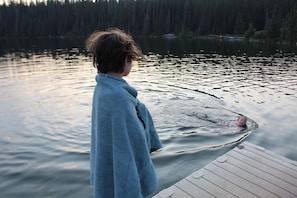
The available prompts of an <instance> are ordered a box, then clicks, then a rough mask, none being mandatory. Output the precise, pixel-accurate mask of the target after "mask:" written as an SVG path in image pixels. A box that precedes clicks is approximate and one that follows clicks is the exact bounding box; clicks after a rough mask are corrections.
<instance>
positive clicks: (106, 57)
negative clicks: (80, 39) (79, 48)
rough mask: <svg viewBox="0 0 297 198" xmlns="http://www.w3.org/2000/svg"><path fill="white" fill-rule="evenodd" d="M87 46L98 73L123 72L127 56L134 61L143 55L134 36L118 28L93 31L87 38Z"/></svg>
mask: <svg viewBox="0 0 297 198" xmlns="http://www.w3.org/2000/svg"><path fill="white" fill-rule="evenodd" d="M86 48H87V49H88V50H89V51H90V52H91V54H92V57H93V65H94V67H95V68H97V70H98V73H108V72H115V73H122V72H123V71H124V65H125V60H126V58H128V61H132V60H137V59H138V58H139V57H140V56H141V55H142V54H141V50H140V48H138V47H137V45H136V43H135V42H134V40H133V38H132V36H130V35H128V34H126V33H125V32H124V31H122V30H120V29H118V28H111V29H107V30H106V31H96V32H94V33H92V34H91V35H90V36H89V38H88V39H87V40H86Z"/></svg>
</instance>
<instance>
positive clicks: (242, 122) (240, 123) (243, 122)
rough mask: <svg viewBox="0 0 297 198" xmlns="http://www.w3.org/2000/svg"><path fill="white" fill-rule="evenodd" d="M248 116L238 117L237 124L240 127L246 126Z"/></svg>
mask: <svg viewBox="0 0 297 198" xmlns="http://www.w3.org/2000/svg"><path fill="white" fill-rule="evenodd" d="M246 121H247V118H246V117H245V116H241V117H239V118H238V119H237V121H236V125H237V126H239V127H246Z"/></svg>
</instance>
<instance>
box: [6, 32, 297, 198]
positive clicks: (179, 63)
mask: <svg viewBox="0 0 297 198" xmlns="http://www.w3.org/2000/svg"><path fill="white" fill-rule="evenodd" d="M136 40H137V43H138V44H139V46H140V47H141V48H142V49H143V53H144V56H143V58H142V59H141V60H140V61H139V62H138V64H136V65H135V66H134V67H133V71H132V72H131V74H130V75H129V76H128V77H127V78H126V80H127V81H128V82H129V83H130V84H131V85H132V86H134V87H135V88H136V89H137V90H138V94H139V95H138V97H139V99H140V100H141V101H142V102H144V103H145V104H146V105H147V107H148V108H149V110H150V112H151V114H152V116H153V119H154V121H155V126H156V128H157V130H158V133H159V135H160V139H161V141H162V143H163V146H164V147H163V149H161V150H160V151H158V152H155V153H153V155H152V158H153V161H154V163H155V165H156V171H157V174H158V179H159V186H158V191H159V190H161V189H163V188H165V187H168V186H169V185H172V184H174V183H175V182H177V181H178V180H180V179H181V178H184V177H186V176H187V175H189V174H190V173H192V172H193V171H195V170H198V169H200V168H202V167H203V166H204V165H206V164H208V163H209V162H211V161H212V160H214V159H215V158H217V157H218V156H220V155H222V154H224V153H225V152H227V151H228V150H230V149H232V148H233V147H234V146H237V145H238V144H239V143H240V142H242V141H244V140H248V141H251V142H253V143H255V144H257V145H260V146H263V147H265V148H268V149H270V150H272V151H274V152H277V153H279V154H281V155H284V156H286V157H289V158H290V159H293V160H297V155H296V148H295V142H296V140H297V138H295V137H296V136H295V132H296V127H297V126H296V124H295V120H296V119H297V115H296V113H295V112H296V111H297V109H296V108H297V107H296V104H297V68H296V60H297V56H296V52H295V51H294V50H295V49H294V50H290V49H289V48H288V46H287V45H277V44H267V45H266V44H263V43H244V42H227V41H219V40H206V39H201V40H200V39H197V40H192V41H191V40H180V39H174V40H166V39H161V38H142V37H136ZM14 42H15V43H13V42H12V41H11V42H10V41H9V40H5V42H4V44H3V45H1V47H0V63H1V66H0V74H1V75H0V76H1V77H0V83H1V88H0V89H1V90H0V91H1V96H0V107H1V110H2V111H1V113H0V119H1V120H2V121H1V125H0V127H1V132H0V134H1V137H0V149H1V150H2V152H1V153H0V160H1V162H0V174H1V175H0V177H1V180H2V181H4V182H1V183H0V195H1V197H19V196H21V195H22V196H25V197H92V191H91V187H90V185H89V143H90V113H91V98H92V93H93V89H94V86H95V81H94V76H95V74H96V71H95V69H94V68H93V67H92V63H91V59H90V57H89V56H88V54H87V52H86V50H85V48H84V39H83V38H80V39H74V40H72V39H66V38H64V39H49V40H47V39H44V40H43V39H41V40H22V41H19V42H18V41H17V40H14ZM1 43H2V41H1ZM241 115H244V116H247V117H248V122H247V127H246V128H239V127H233V126H230V125H229V122H232V121H234V120H236V119H237V118H238V117H239V116H241ZM16 186H17V187H18V188H16Z"/></svg>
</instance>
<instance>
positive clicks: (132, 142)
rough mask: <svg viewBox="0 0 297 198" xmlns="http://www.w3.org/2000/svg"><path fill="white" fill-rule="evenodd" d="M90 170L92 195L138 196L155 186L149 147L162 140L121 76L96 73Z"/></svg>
mask: <svg viewBox="0 0 297 198" xmlns="http://www.w3.org/2000/svg"><path fill="white" fill-rule="evenodd" d="M96 81H97V85H96V87H95V91H94V96H93V108H92V136H91V154H90V155H91V156H90V158H91V159H90V161H91V164H90V168H91V169H90V171H91V172H90V173H91V184H92V185H93V188H94V197H96V198H99V197H102V198H112V197H120V198H138V197H146V196H147V195H149V194H151V193H153V192H154V191H155V189H156V186H157V177H156V174H155V170H154V165H153V163H152V160H151V158H150V150H155V149H159V148H161V142H160V140H159V137H158V134H157V132H156V130H155V127H154V125H153V121H152V118H151V115H150V113H149V112H148V110H147V108H146V107H145V105H144V104H142V103H140V102H139V101H138V99H137V91H136V90H135V89H134V88H133V87H131V86H130V85H129V84H128V83H127V82H126V81H125V80H124V79H122V78H118V77H115V76H110V75H107V74H98V75H97V76H96Z"/></svg>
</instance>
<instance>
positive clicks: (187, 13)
mask: <svg viewBox="0 0 297 198" xmlns="http://www.w3.org/2000/svg"><path fill="white" fill-rule="evenodd" d="M109 27H118V28H120V29H123V30H125V31H126V32H128V33H130V34H133V35H146V36H148V35H150V36H151V35H154V36H158V35H167V36H168V37H172V38H175V37H199V36H206V35H219V37H220V35H237V36H239V37H241V38H245V39H261V40H268V41H286V42H290V43H296V41H297V1H296V0H211V1H209V0H96V1H82V0H78V1H69V0H65V1H57V0H47V1H44V2H38V3H32V2H31V3H24V2H21V3H15V2H13V1H11V2H10V3H8V4H2V5H1V6H0V37H65V36H87V35H89V34H91V33H92V32H93V31H94V30H105V29H107V28H109ZM232 38H233V36H232Z"/></svg>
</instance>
